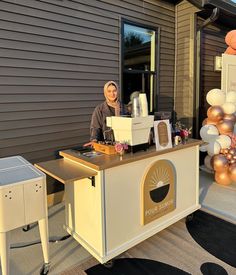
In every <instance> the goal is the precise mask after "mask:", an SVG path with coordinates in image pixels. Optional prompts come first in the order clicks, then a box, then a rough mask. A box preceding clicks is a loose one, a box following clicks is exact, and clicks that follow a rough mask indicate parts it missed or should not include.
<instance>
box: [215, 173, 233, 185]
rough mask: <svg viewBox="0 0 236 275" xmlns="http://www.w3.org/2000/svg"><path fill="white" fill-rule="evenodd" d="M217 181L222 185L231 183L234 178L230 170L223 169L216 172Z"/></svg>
mask: <svg viewBox="0 0 236 275" xmlns="http://www.w3.org/2000/svg"><path fill="white" fill-rule="evenodd" d="M215 181H216V182H217V183H219V184H222V185H229V184H230V183H231V182H232V179H231V177H230V176H229V173H228V171H223V172H216V173H215Z"/></svg>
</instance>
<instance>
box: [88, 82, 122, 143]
mask: <svg viewBox="0 0 236 275" xmlns="http://www.w3.org/2000/svg"><path fill="white" fill-rule="evenodd" d="M104 96H105V99H106V100H105V101H104V102H103V103H101V104H99V105H98V106H97V107H96V108H95V110H94V111H93V114H92V119H91V124H90V140H91V142H89V143H86V144H84V146H91V145H92V142H94V141H95V142H97V141H104V135H105V134H106V133H108V132H109V131H108V130H109V128H108V127H107V126H106V118H107V117H109V116H119V115H120V113H121V110H120V109H121V104H120V101H119V88H118V85H117V83H116V82H114V81H108V82H107V83H106V84H105V85H104ZM110 136H113V134H111V135H110Z"/></svg>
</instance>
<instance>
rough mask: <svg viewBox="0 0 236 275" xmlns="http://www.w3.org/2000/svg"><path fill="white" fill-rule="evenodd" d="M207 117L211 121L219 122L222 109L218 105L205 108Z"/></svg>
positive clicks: (221, 117) (222, 112) (222, 114)
mask: <svg viewBox="0 0 236 275" xmlns="http://www.w3.org/2000/svg"><path fill="white" fill-rule="evenodd" d="M207 117H208V119H209V120H211V121H213V122H219V121H221V120H222V119H223V117H224V111H223V109H222V108H221V107H220V106H211V107H209V108H208V110H207Z"/></svg>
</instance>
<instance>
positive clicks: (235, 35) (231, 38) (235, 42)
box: [225, 30, 236, 54]
mask: <svg viewBox="0 0 236 275" xmlns="http://www.w3.org/2000/svg"><path fill="white" fill-rule="evenodd" d="M225 43H226V44H227V45H228V48H227V49H226V51H225V53H227V54H236V30H232V31H230V32H228V33H227V34H226V36H225Z"/></svg>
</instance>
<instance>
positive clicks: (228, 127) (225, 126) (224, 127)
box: [216, 120, 234, 135]
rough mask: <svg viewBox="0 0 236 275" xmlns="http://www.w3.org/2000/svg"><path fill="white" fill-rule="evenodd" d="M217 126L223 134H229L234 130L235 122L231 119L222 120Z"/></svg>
mask: <svg viewBox="0 0 236 275" xmlns="http://www.w3.org/2000/svg"><path fill="white" fill-rule="evenodd" d="M216 127H217V129H218V131H219V132H220V134H221V135H229V134H232V132H233V129H234V123H233V122H232V121H231V120H222V121H221V122H219V123H217V125H216Z"/></svg>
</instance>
